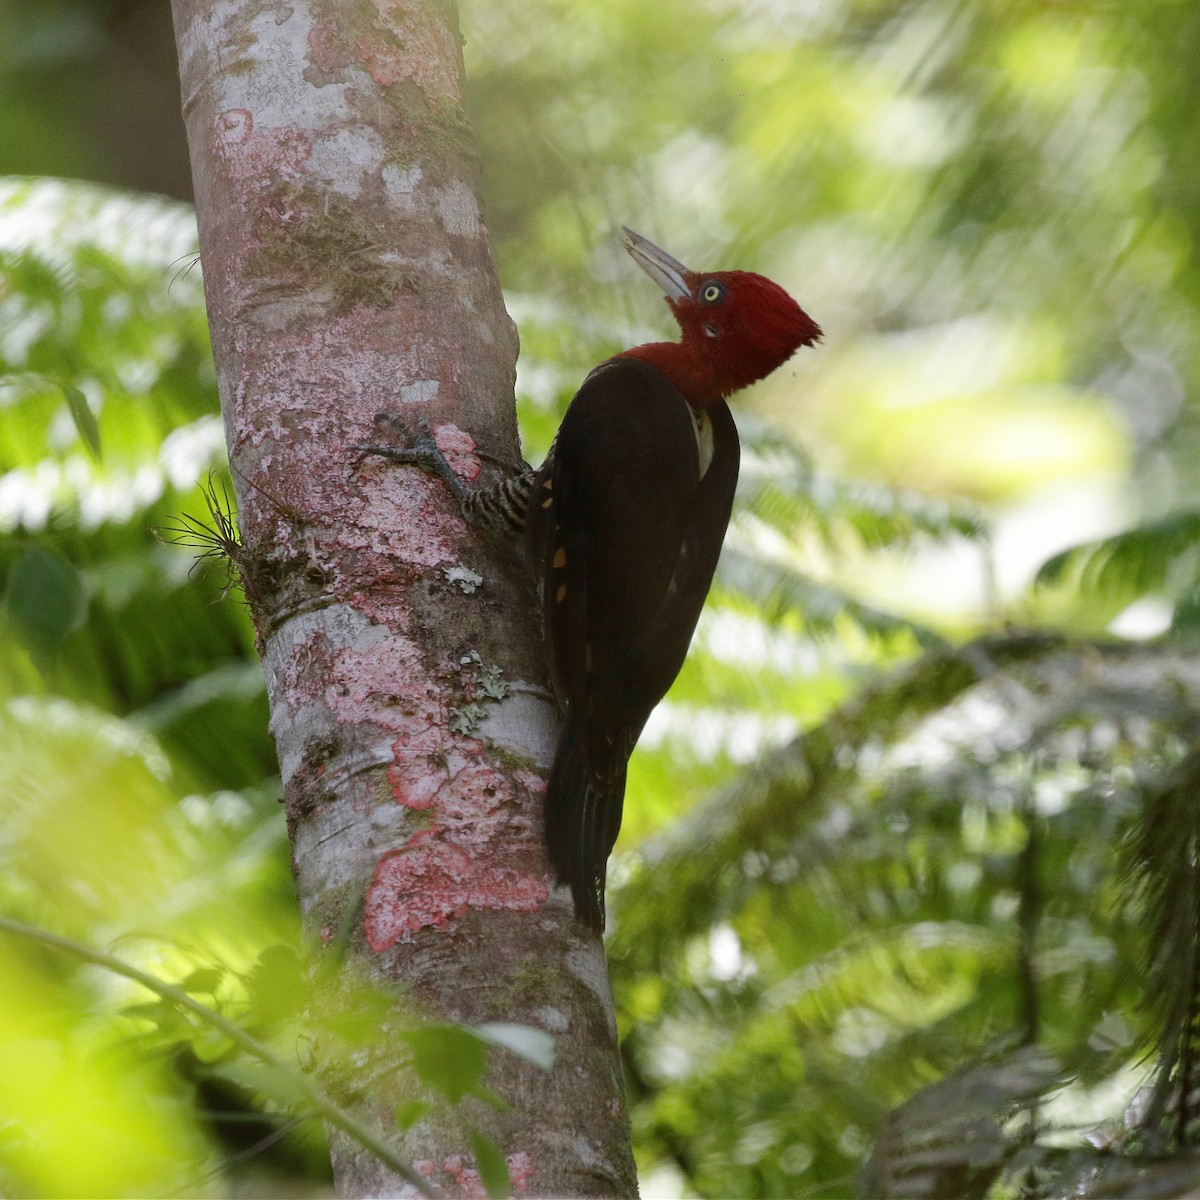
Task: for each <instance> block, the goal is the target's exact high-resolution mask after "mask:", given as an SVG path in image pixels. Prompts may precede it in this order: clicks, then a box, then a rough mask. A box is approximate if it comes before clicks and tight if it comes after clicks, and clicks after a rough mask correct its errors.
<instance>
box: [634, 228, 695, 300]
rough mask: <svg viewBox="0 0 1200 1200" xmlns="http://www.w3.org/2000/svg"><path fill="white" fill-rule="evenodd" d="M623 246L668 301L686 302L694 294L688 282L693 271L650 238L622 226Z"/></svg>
mask: <svg viewBox="0 0 1200 1200" xmlns="http://www.w3.org/2000/svg"><path fill="white" fill-rule="evenodd" d="M621 244H622V245H623V246H624V247H625V249H626V250H628V251H629V255H630V257H631V258H632V259H633V261H634V262H635V263H637V265H638V266H639V267H641V268H642V270H643V271H645V272H646V274H647V275H649V276H650V278H651V279H653V280H654V282H655V283H657V284H658V286H659V287H660V288H662V290H663V293H664V294H665V295H666V297H667V299H668V300H675V301H678V300H686V299H687V298H688V297H689V296H690V295H691V294H692V292H691V288H689V287H688V282H687V281H688V276H689V275H690V274H691V271H689V270H688V269H687V267H685V266H684V265H683V263H681V262H680V261H679V260H678V259H675V258H672V257H671V256H670V255H669V254H668V253H667V252H666V251H665V250H660V249H659V248H658V247H657V246H656V245H655V244H654V243H653V242H652V241H650V239H649V238H644V237H642V235H641V234H640V233H634V232H633V230H632V229H630V228H629V227H628V226H626V225H622V226H621Z"/></svg>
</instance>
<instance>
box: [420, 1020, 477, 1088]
mask: <svg viewBox="0 0 1200 1200" xmlns="http://www.w3.org/2000/svg"><path fill="white" fill-rule="evenodd" d="M400 1037H401V1038H402V1039H403V1040H404V1041H406V1042H407V1043H408V1045H409V1048H410V1049H411V1051H412V1066H413V1069H414V1070H415V1071H416V1073H417V1075H418V1076H419V1077H420V1079H421V1081H422V1082H423V1083H425V1084H427V1085H428V1086H429V1087H431V1088H433V1089H434V1090H435V1091H437V1092H440V1093H441V1094H442V1095H443V1096H445V1097H446V1098H447V1099H448V1100H450V1101H452V1102H453V1103H458V1101H459V1100H461V1099H462V1098H463V1097H464V1096H468V1095H472V1094H476V1093H478V1091H479V1089H480V1087H481V1085H482V1081H483V1075H484V1072H485V1071H486V1070H487V1049H486V1048H485V1046H484V1043H483V1042H482V1041H481V1040H480V1038H479V1037H478V1036H477V1035H476V1034H474V1033H472V1032H470V1031H468V1030H466V1029H463V1028H461V1027H459V1026H457V1025H429V1026H426V1027H424V1028H421V1029H409V1030H406V1031H405V1032H404V1033H402V1034H401V1035H400Z"/></svg>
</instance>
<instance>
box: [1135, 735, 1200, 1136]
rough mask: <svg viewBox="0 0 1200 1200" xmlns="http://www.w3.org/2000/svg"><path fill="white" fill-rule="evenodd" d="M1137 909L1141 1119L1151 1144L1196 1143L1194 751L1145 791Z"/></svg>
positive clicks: (1199, 1024)
mask: <svg viewBox="0 0 1200 1200" xmlns="http://www.w3.org/2000/svg"><path fill="white" fill-rule="evenodd" d="M1125 859H1126V869H1127V871H1128V877H1129V879H1130V882H1131V883H1132V886H1133V890H1134V892H1135V894H1136V895H1138V897H1139V898H1140V900H1141V902H1142V906H1143V909H1144V915H1143V920H1144V922H1145V931H1146V938H1147V943H1148V945H1147V951H1146V981H1147V982H1146V1002H1147V1005H1148V1007H1149V1009H1150V1012H1151V1027H1150V1035H1151V1038H1152V1044H1153V1047H1154V1050H1155V1052H1156V1054H1157V1056H1158V1067H1157V1074H1156V1078H1155V1084H1154V1089H1153V1092H1152V1094H1151V1099H1150V1103H1149V1105H1148V1107H1147V1111H1146V1116H1145V1119H1144V1121H1143V1131H1144V1133H1145V1135H1146V1137H1147V1144H1148V1145H1150V1146H1151V1147H1156V1146H1161V1147H1167V1148H1173V1149H1177V1148H1182V1147H1188V1146H1195V1145H1197V1144H1200V750H1197V751H1194V752H1193V753H1192V754H1190V755H1189V756H1188V757H1187V758H1186V759H1184V761H1183V762H1182V763H1180V764H1179V766H1178V767H1177V768H1176V770H1175V771H1174V772H1173V773H1172V775H1171V776H1170V778H1169V779H1168V780H1167V781H1166V782H1165V783H1164V784H1163V785H1162V786H1161V787H1159V788H1157V789H1155V790H1152V791H1150V792H1149V793H1148V795H1147V798H1146V810H1145V815H1144V817H1143V820H1142V821H1141V822H1139V824H1138V825H1137V827H1136V829H1135V831H1134V833H1133V835H1132V836H1131V838H1130V839H1129V841H1128V843H1127V845H1126V847H1125Z"/></svg>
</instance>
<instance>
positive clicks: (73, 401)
mask: <svg viewBox="0 0 1200 1200" xmlns="http://www.w3.org/2000/svg"><path fill="white" fill-rule="evenodd" d="M60 386H61V387H62V391H63V395H64V396H65V397H66V399H67V410H68V411H69V412H70V414H71V420H72V421H74V422H75V428H76V429H77V430H78V432H79V436H80V438H81V439H82V440H83V444H84V445H85V446H86V447H87V448H88V453H89V454H91V456H92V458H93V459H95V461H96V462H99V461H100V426H99V425H98V424H97V423H96V414H95V413H93V412H92V410H91V408H90V407H89V406H88V402H87V397H86V396H85V395H84V394H83V393H82V392H81V391H80V390H79V389H78V388H77V387H72V385H71V384H69V383H64V384H61V385H60Z"/></svg>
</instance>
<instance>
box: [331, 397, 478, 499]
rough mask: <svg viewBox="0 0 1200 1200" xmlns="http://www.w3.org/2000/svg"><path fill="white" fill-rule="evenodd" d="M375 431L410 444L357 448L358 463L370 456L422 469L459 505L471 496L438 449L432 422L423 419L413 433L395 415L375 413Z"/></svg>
mask: <svg viewBox="0 0 1200 1200" xmlns="http://www.w3.org/2000/svg"><path fill="white" fill-rule="evenodd" d="M375 428H376V430H377V431H378V432H379V433H381V434H384V435H385V436H399V437H400V438H402V439H404V440H407V441H408V443H409V444H408V445H407V446H385V445H380V444H375V443H372V444H369V445H364V444H360V445H356V446H355V447H354V449H355V450H357V451H358V454H359V457H358V461H359V462H361V461H362V459H364V458H366V457H367V455H369V454H373V455H375V456H376V457H378V458H386V459H387V460H388V461H389V462H395V463H402V464H404V465H407V466H413V467H420V468H421V469H422V470H423V471H427V472H428V473H429V474H430V475H436V476H437V477H438V478H439V479H441V480H442V481H443V482H444V483H445V484H446V486H447V487H449V488H450V490H451V491H452V492H453V493H454V495H455V496H456V497H457V498H458V499H459V500H460V501H461V500H462V499H463V497H464V496H466V495H468V494H469V492H470V489H469V488H467V487H466V485H465V484H464V483H463V481H462V480H461V479H460V478H459V477H458V475H457V473H456V472H455V470H454V468H453V467H452V466H451V465H450V464H449V463H448V462H447V461H446V456H445V455H444V454H443V453H442V451H441V448H440V447H439V446H438V444H437V439H436V438H435V437H434V436H433V430H432V429H430V427H429V422H428V421H426V420H425V419H424V417H421V418H419V419H418V420H417V421H416V422H415V431H414V428H413V426H412V425H410V424H408V423H406V422H405V421H404V420H403V419H402V418H400V417H397V416H396V415H395V414H394V413H386V412H381V413H376V414H375Z"/></svg>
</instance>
